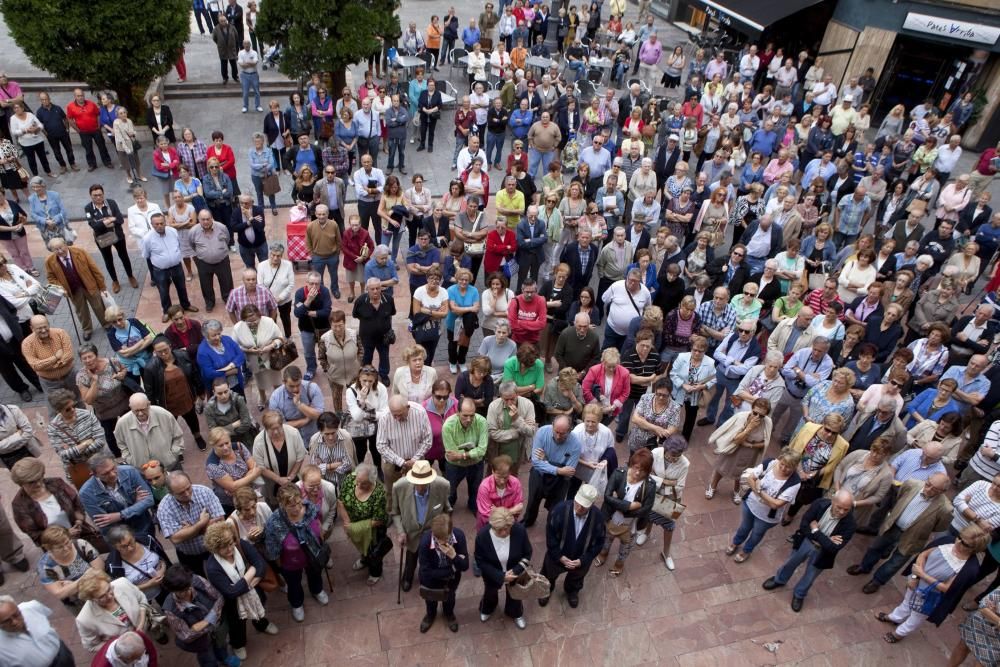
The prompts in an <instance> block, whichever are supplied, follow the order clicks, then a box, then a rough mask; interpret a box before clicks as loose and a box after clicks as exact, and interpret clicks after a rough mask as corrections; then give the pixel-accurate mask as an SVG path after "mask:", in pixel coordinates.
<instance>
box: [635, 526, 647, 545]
mask: <svg viewBox="0 0 1000 667" xmlns="http://www.w3.org/2000/svg"><path fill="white" fill-rule="evenodd" d="M648 539H649V535H647V534H646V532H645V531H642V530H641V531H639V533H638V534H637V535H636V536H635V546H637V547H641V546H642V545H643V544H645V543H646V540H648Z"/></svg>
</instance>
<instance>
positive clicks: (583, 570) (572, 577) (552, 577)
mask: <svg viewBox="0 0 1000 667" xmlns="http://www.w3.org/2000/svg"><path fill="white" fill-rule="evenodd" d="M589 571H590V565H587V566H586V567H578V568H577V569H575V570H567V569H566V568H565V567H563V564H562V563H560V562H559V558H558V557H557V556H555V555H554V554H552V553H546V554H545V560H544V561H543V562H542V576H543V577H545V578H546V579H548V580H549V593H550V594H551V593H552V591H554V590H555V588H556V579H558V578H559V575H560V574H562V573H563V572H565V573H566V578H565V579H564V580H563V590H564V591H566V592H567V593H579V592H580V591H582V590H583V579H584V577H586V576H587V572H589Z"/></svg>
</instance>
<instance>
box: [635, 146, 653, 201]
mask: <svg viewBox="0 0 1000 667" xmlns="http://www.w3.org/2000/svg"><path fill="white" fill-rule="evenodd" d="M657 190H658V187H657V184H656V172H655V171H653V159H652V158H649V157H644V158H642V162H641V163H640V164H639V168H638V169H636V170H635V171H634V172H632V177H631V178H630V179H629V182H628V200H629V202H630V203H631V202H634V201H636V200H637V199H642V198H643V197H645V196H646V195H647V194H648V193H653V196H656V191H657Z"/></svg>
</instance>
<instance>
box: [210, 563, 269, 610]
mask: <svg viewBox="0 0 1000 667" xmlns="http://www.w3.org/2000/svg"><path fill="white" fill-rule="evenodd" d="M212 558H214V559H215V562H216V563H218V564H219V565H220V566H221V567H222V571H223V572H225V573H226V576H227V577H229V581H230V583H233V584H235V583H236V582H238V581H239V580H240V579H242V578H243V575H245V574H246V571H247V566H246V562H245V561H244V560H243V554H242V553H241V552H240V549H239V545H238V544H237V545H235V546H234V547H233V562H231V563H230V562H229V561H228V560H226V559H225V558H222V557H221V556H219V555H218V554H212ZM263 574H264V573H263V572H261V573H260V575H261V576H263ZM236 608H237V610H238V611H239V614H240V618H242V619H247V618H249V619H250V620H252V621H256V620H260V619H262V618H264V614H265V612H264V605H262V604H261V602H260V596H259V595H257V591H256V590H254V589H253V588H251V589H250V590H249V591H247V592H246V593H244V594H243V595H241V596H239V597H238V598H236Z"/></svg>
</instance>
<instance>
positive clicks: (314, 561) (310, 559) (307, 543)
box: [282, 517, 332, 571]
mask: <svg viewBox="0 0 1000 667" xmlns="http://www.w3.org/2000/svg"><path fill="white" fill-rule="evenodd" d="M282 521H284V522H285V525H286V526H288V532H290V533H291V534H293V535H295V539H296V540H298V542H299V546H300V547H302V552H303V553H304V554H305V555H306V563H307V564H308V566H309V567H311V568H314V569H316V570H320V571H322V570H325V569H326V566H327V565H328V564H329V563H330V557H331V555H332V554H331V552H330V545H329V544H327V543H326V542H321V541H320V540H319V538H318V537H316V536H315V535H313V533H312V531H311V530H309V527H308V526H306V528H305V531H304V532H305V537H304V538H303V535H302V534H301V533H300V532H299V531H298V530H296V529H295V527H294V526H292V524H290V523H289V522H288V520H287V519H285V517H282Z"/></svg>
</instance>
